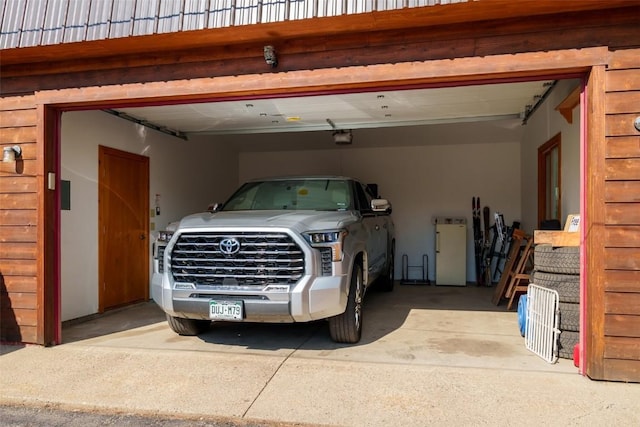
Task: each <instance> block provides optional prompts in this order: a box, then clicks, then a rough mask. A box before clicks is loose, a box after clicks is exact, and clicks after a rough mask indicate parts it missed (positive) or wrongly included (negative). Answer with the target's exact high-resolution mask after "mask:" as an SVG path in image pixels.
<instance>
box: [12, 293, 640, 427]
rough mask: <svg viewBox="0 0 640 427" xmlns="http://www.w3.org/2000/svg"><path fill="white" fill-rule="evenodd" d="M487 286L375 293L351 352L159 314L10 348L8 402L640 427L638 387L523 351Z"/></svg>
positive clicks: (315, 420)
mask: <svg viewBox="0 0 640 427" xmlns="http://www.w3.org/2000/svg"><path fill="white" fill-rule="evenodd" d="M492 293H493V288H477V287H475V286H469V287H464V288H457V287H435V286H410V285H405V286H396V290H395V291H394V292H393V293H391V294H387V293H378V292H374V293H370V294H369V295H368V296H367V299H366V301H365V307H364V316H365V320H364V322H365V323H364V325H365V326H364V331H363V337H362V340H361V342H360V343H358V344H357V345H342V344H336V343H333V342H332V341H331V340H330V338H329V335H328V330H327V324H326V322H316V323H311V324H276V325H266V324H235V323H224V324H223V323H221V324H215V325H213V326H212V328H211V330H210V331H209V332H207V333H206V334H202V335H200V336H197V337H180V336H178V335H176V334H174V333H173V332H172V331H171V330H170V329H169V328H168V326H167V324H166V322H165V321H164V315H163V313H162V312H161V311H160V310H159V309H158V308H157V307H156V306H155V305H154V304H153V303H145V304H141V305H138V306H135V307H130V308H127V309H123V310H119V311H116V312H111V313H108V314H106V315H104V316H101V317H99V318H96V319H94V320H91V321H86V322H83V323H78V324H74V325H69V326H67V327H65V328H64V330H63V339H64V341H65V344H63V345H60V346H56V347H52V348H42V347H37V346H26V347H20V346H3V347H2V356H0V372H2V375H1V379H0V385H1V390H2V394H1V398H0V403H8V404H16V403H17V404H28V405H55V406H57V407H62V408H71V409H84V410H98V411H108V412H126V413H139V414H156V415H165V416H180V417H188V418H197V419H201V418H207V417H209V418H227V419H238V420H245V421H246V420H251V421H256V420H257V421H260V420H264V421H265V422H267V421H269V422H284V423H299V424H311V425H341V426H362V425H369V426H378V425H403V426H406V425H452V424H454V425H474V426H476V425H516V424H517V425H540V424H548V425H559V424H570V425H638V424H640V412H639V411H638V402H640V386H638V385H632V384H621V383H605V382H595V381H591V380H589V379H588V378H584V377H582V376H580V375H579V374H578V373H577V368H575V367H574V366H573V362H572V361H569V360H564V359H560V361H559V362H558V363H556V364H549V363H547V362H545V361H544V360H542V359H541V358H539V357H538V356H536V355H534V354H533V353H531V352H529V351H528V350H526V349H525V346H524V339H523V338H522V337H521V336H520V333H519V331H518V325H517V315H516V313H515V312H513V311H512V312H507V311H506V309H505V308H504V305H502V306H500V307H495V306H494V305H492V304H491V302H490V300H491V295H492Z"/></svg>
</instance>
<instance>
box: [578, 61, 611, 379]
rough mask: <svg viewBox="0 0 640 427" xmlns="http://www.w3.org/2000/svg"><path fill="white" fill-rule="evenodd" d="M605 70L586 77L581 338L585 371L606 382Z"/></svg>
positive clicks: (599, 70) (596, 68)
mask: <svg viewBox="0 0 640 427" xmlns="http://www.w3.org/2000/svg"><path fill="white" fill-rule="evenodd" d="M605 73H606V71H605V67H604V66H595V67H593V68H592V70H591V73H590V74H589V76H588V78H587V87H586V96H587V102H588V103H589V105H590V108H588V109H587V121H586V122H587V123H586V124H587V134H586V135H587V141H586V144H585V147H584V150H585V157H586V161H585V172H584V173H585V180H586V182H585V189H584V194H585V195H586V198H587V200H586V201H585V210H586V212H585V215H583V217H582V218H581V220H582V224H581V226H582V229H583V230H585V246H584V253H585V258H586V259H585V260H584V261H583V262H585V266H586V274H587V277H586V278H585V282H586V283H588V284H589V289H588V292H586V299H585V301H584V304H585V312H586V313H587V314H586V315H587V319H586V322H585V330H584V331H582V334H581V336H582V337H584V338H585V339H586V341H585V352H586V354H585V357H584V358H583V359H584V365H583V366H584V368H585V373H586V374H587V375H588V376H589V377H591V378H592V379H606V377H605V365H604V343H605V341H604V340H605V331H604V324H605V322H604V266H603V260H604V257H605V251H604V249H605V248H604V244H603V242H604V237H605V236H604V231H605V230H604V219H605V209H604V203H603V200H604V190H605V185H604V183H605V182H604V177H603V174H602V171H604V167H605V165H604V162H605V130H604V127H605V124H604V117H605V113H604V97H605Z"/></svg>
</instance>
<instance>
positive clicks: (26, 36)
mask: <svg viewBox="0 0 640 427" xmlns="http://www.w3.org/2000/svg"><path fill="white" fill-rule="evenodd" d="M467 1H468V0H47V1H45V0H0V23H1V25H0V49H11V48H17V47H29V46H43V45H52V44H60V43H72V42H81V41H91V40H104V39H114V38H120V37H131V36H142V35H151V34H160V33H174V32H179V31H191V30H203V29H213V28H222V27H230V26H241V25H251V24H259V23H267V22H283V21H290V20H300V19H309V18H316V17H328V16H339V15H349V14H356V13H367V12H375V11H384V10H393V9H403V8H411V7H423V6H434V5H441V4H450V3H464V2H467Z"/></svg>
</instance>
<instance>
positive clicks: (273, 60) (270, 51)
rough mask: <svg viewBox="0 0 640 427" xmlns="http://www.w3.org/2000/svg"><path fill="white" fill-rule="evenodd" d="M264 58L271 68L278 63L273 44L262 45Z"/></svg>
mask: <svg viewBox="0 0 640 427" xmlns="http://www.w3.org/2000/svg"><path fill="white" fill-rule="evenodd" d="M264 60H265V62H266V63H267V65H269V66H270V67H271V68H275V67H276V66H277V65H278V57H277V56H276V49H275V48H274V47H273V46H265V47H264Z"/></svg>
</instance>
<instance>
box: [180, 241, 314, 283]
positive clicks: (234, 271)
mask: <svg viewBox="0 0 640 427" xmlns="http://www.w3.org/2000/svg"><path fill="white" fill-rule="evenodd" d="M230 240H231V241H237V243H239V249H238V251H237V252H235V253H232V254H229V253H226V254H225V253H223V251H221V245H220V244H221V242H223V241H224V242H226V243H229V242H230ZM223 249H224V244H223ZM235 249H236V248H234V250H235ZM227 252H229V251H227ZM231 252H233V250H232V251H231ZM171 274H172V275H173V278H174V280H175V281H178V282H188V283H194V284H196V286H198V285H204V286H207V285H216V286H220V285H222V286H230V287H234V286H265V285H270V284H287V285H293V284H295V283H296V282H297V281H298V280H299V279H300V278H301V277H302V276H303V274H304V252H302V250H301V249H300V247H299V246H298V245H297V244H296V243H295V242H294V240H293V239H292V238H291V237H290V236H289V235H288V234H285V233H260V232H242V233H220V232H211V233H206V232H205V233H185V234H182V235H180V237H179V238H178V241H177V242H176V244H175V246H174V247H173V250H172V252H171Z"/></svg>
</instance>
